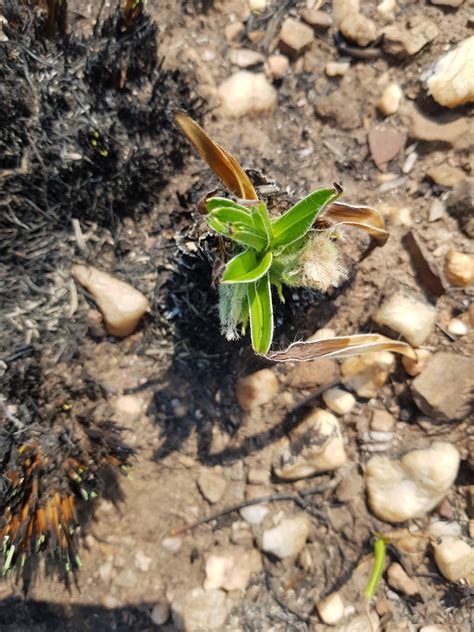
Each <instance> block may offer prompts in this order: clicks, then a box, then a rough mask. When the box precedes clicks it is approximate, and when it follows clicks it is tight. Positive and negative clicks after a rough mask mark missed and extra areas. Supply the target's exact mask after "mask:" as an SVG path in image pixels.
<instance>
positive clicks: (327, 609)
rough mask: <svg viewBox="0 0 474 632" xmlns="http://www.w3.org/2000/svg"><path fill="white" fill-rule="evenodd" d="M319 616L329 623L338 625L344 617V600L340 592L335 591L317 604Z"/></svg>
mask: <svg viewBox="0 0 474 632" xmlns="http://www.w3.org/2000/svg"><path fill="white" fill-rule="evenodd" d="M316 608H317V609H318V613H319V616H320V617H321V619H322V620H323V622H324V623H326V624H327V625H336V623H339V621H341V619H342V618H343V617H344V602H343V601H342V597H341V595H340V594H339V593H338V592H334V593H332V594H330V595H328V596H327V597H325V598H324V599H321V601H318V603H317V604H316Z"/></svg>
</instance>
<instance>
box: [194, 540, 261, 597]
mask: <svg viewBox="0 0 474 632" xmlns="http://www.w3.org/2000/svg"><path fill="white" fill-rule="evenodd" d="M261 570H262V558H261V555H260V553H259V551H257V549H245V548H243V547H241V546H234V547H227V548H224V549H217V550H213V552H212V554H211V555H209V556H208V558H207V559H206V564H205V573H206V580H205V582H204V588H205V589H206V590H211V589H214V588H223V589H224V590H226V591H229V590H243V589H244V588H245V587H246V586H247V584H248V583H249V581H250V577H251V575H252V574H253V573H259V572H260V571H261Z"/></svg>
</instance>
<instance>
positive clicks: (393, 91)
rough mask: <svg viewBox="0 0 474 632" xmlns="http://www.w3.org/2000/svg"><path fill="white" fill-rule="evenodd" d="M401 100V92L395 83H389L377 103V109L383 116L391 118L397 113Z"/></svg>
mask: <svg viewBox="0 0 474 632" xmlns="http://www.w3.org/2000/svg"><path fill="white" fill-rule="evenodd" d="M402 98H403V92H402V89H401V88H400V86H399V85H398V84H396V83H391V84H390V85H389V86H387V87H386V88H385V90H384V91H383V94H382V96H381V97H380V99H379V100H378V101H377V108H378V109H379V110H380V112H382V114H384V115H385V116H391V115H392V114H395V113H396V112H397V111H398V108H399V107H400V103H401V101H402Z"/></svg>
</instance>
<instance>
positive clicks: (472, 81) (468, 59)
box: [426, 35, 474, 108]
mask: <svg viewBox="0 0 474 632" xmlns="http://www.w3.org/2000/svg"><path fill="white" fill-rule="evenodd" d="M426 83H427V85H428V93H429V94H431V96H432V97H433V99H434V100H435V101H437V102H438V103H439V104H440V105H444V106H445V107H448V108H455V107H457V106H459V105H464V104H465V103H473V102H474V35H471V37H468V38H467V39H465V40H463V41H462V42H460V43H459V44H458V45H457V46H456V48H454V49H453V50H451V51H449V52H448V53H446V55H443V56H442V57H441V58H440V59H438V61H437V62H436V65H435V68H434V72H433V74H432V75H431V76H430V77H429V79H428V80H427V82H426Z"/></svg>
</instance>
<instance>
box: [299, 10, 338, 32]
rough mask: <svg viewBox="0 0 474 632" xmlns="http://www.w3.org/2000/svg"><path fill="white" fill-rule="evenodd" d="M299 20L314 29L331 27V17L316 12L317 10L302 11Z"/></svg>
mask: <svg viewBox="0 0 474 632" xmlns="http://www.w3.org/2000/svg"><path fill="white" fill-rule="evenodd" d="M301 18H302V19H303V20H304V21H305V22H306V24H309V25H310V26H313V27H314V28H320V29H328V28H329V27H330V26H332V17H331V16H330V15H329V13H324V11H318V10H317V9H303V11H301Z"/></svg>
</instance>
